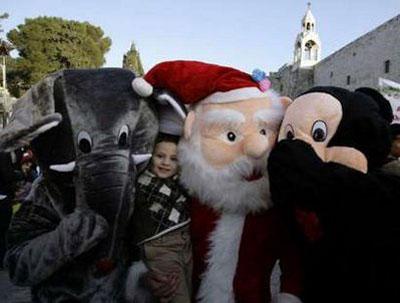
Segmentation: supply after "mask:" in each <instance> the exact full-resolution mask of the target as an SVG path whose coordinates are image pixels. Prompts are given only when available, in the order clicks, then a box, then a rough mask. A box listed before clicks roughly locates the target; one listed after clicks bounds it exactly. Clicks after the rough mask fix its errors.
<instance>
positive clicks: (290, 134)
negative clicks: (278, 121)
mask: <svg viewBox="0 0 400 303" xmlns="http://www.w3.org/2000/svg"><path fill="white" fill-rule="evenodd" d="M285 135H286V139H288V140H293V139H294V130H293V127H292V126H291V125H290V124H288V125H286V128H285Z"/></svg>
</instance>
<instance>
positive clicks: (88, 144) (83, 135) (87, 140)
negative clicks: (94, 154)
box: [78, 130, 92, 154]
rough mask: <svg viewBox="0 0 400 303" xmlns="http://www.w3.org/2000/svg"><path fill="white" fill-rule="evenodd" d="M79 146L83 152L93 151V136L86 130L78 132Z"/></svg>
mask: <svg viewBox="0 0 400 303" xmlns="http://www.w3.org/2000/svg"><path fill="white" fill-rule="evenodd" d="M78 147H79V149H80V150H81V152H83V153H85V154H87V153H90V152H91V151H92V138H91V137H90V135H89V134H88V133H87V132H86V131H84V130H83V131H80V132H79V134H78Z"/></svg>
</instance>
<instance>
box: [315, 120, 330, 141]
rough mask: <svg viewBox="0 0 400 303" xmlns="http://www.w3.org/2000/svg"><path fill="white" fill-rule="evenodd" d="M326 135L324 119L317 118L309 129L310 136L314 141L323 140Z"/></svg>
mask: <svg viewBox="0 0 400 303" xmlns="http://www.w3.org/2000/svg"><path fill="white" fill-rule="evenodd" d="M327 135H328V130H327V127H326V124H325V122H324V121H321V120H318V121H315V122H314V125H313V127H312V130H311V136H312V137H313V139H314V141H316V142H323V141H325V139H326V137H327Z"/></svg>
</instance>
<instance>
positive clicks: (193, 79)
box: [132, 61, 271, 134]
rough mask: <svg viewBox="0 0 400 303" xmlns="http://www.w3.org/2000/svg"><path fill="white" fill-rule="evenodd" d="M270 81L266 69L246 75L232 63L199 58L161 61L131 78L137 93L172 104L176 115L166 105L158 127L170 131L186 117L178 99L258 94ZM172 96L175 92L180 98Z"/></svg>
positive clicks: (196, 101)
mask: <svg viewBox="0 0 400 303" xmlns="http://www.w3.org/2000/svg"><path fill="white" fill-rule="evenodd" d="M270 85H271V83H270V82H269V80H268V79H267V77H266V76H265V73H264V72H262V71H260V70H255V71H254V72H253V74H252V75H249V74H247V73H244V72H242V71H239V70H236V69H234V68H231V67H226V66H219V65H215V64H209V63H204V62H198V61H168V62H162V63H160V64H158V65H156V66H154V67H153V68H152V69H151V70H150V71H149V72H148V73H147V74H146V75H145V76H144V78H135V79H134V80H133V81H132V87H133V89H134V91H135V92H136V93H137V94H139V95H140V96H142V97H150V96H153V97H154V98H155V99H157V100H159V101H162V102H163V103H164V104H166V103H168V104H169V105H171V106H172V107H173V108H174V110H175V118H174V117H173V116H174V114H171V111H170V110H167V109H168V108H167V107H164V109H163V110H162V113H161V114H160V131H162V132H166V133H171V132H173V134H178V133H180V130H181V129H182V126H183V119H184V118H185V112H184V109H182V106H180V102H183V103H184V104H185V105H194V104H199V103H201V104H207V103H227V102H236V101H241V100H246V99H251V98H261V97H264V96H265V94H266V93H265V92H266V91H267V90H268V89H269V88H270ZM160 90H161V92H162V93H160ZM164 90H166V91H168V93H166V92H165V91H164ZM172 96H176V97H177V99H178V100H179V101H180V102H179V101H177V100H176V99H175V98H174V97H172ZM169 109H170V107H169ZM176 114H178V115H179V117H178V118H176ZM182 118H183V119H182ZM171 130H172V131H171Z"/></svg>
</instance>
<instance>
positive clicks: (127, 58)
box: [122, 42, 144, 76]
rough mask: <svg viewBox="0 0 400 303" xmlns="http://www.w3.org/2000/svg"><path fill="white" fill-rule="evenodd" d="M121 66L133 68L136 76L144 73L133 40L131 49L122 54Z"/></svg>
mask: <svg viewBox="0 0 400 303" xmlns="http://www.w3.org/2000/svg"><path fill="white" fill-rule="evenodd" d="M122 67H123V68H127V69H130V70H133V71H134V72H135V74H136V75H138V76H143V74H144V70H143V66H142V62H141V60H140V54H139V52H138V50H137V49H136V47H135V43H134V42H132V44H131V49H130V50H129V51H128V52H127V53H126V54H125V55H124V60H123V61H122Z"/></svg>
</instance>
